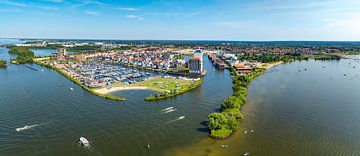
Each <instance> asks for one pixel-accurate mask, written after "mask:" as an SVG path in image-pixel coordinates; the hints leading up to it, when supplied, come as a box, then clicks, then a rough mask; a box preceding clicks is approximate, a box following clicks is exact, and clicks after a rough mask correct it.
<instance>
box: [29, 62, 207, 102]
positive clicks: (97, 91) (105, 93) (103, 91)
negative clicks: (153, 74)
mask: <svg viewBox="0 0 360 156" xmlns="http://www.w3.org/2000/svg"><path fill="white" fill-rule="evenodd" d="M46 59H47V58H37V59H34V63H35V64H38V65H40V66H44V67H47V68H49V69H53V70H55V71H57V72H59V73H60V74H61V75H63V76H65V77H66V78H68V79H69V80H70V81H72V82H74V83H76V84H77V85H79V86H80V87H82V88H83V89H85V90H86V91H88V92H90V93H92V94H94V95H97V96H100V97H103V98H106V99H110V100H114V101H125V100H127V99H126V98H122V97H118V96H113V95H111V94H109V93H112V92H116V91H122V90H150V91H155V92H159V93H161V94H164V95H167V96H162V97H159V98H152V95H150V96H148V97H147V98H145V99H144V100H145V101H154V100H161V99H167V98H170V97H173V96H177V95H180V94H183V93H186V92H188V91H190V90H192V89H195V88H197V87H198V86H200V84H201V82H202V80H200V81H195V84H196V85H195V87H191V88H190V89H187V90H184V91H182V92H178V93H176V94H171V95H169V94H168V93H167V91H168V90H165V89H160V88H156V87H151V86H142V85H143V84H142V83H140V84H133V86H122V85H121V84H120V86H114V87H111V88H105V87H102V88H89V87H87V86H85V85H84V84H82V83H81V82H80V81H79V80H77V79H75V78H73V77H71V76H70V75H69V74H67V73H66V72H64V71H62V70H61V69H59V68H57V67H55V66H52V65H50V64H47V63H42V62H41V61H43V60H46ZM198 82H200V83H198Z"/></svg>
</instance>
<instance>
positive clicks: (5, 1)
mask: <svg viewBox="0 0 360 156" xmlns="http://www.w3.org/2000/svg"><path fill="white" fill-rule="evenodd" d="M0 3H2V4H6V5H11V6H16V7H26V6H27V5H26V4H25V3H20V2H13V1H9V0H3V1H0Z"/></svg>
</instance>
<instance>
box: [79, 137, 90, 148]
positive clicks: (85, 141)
mask: <svg viewBox="0 0 360 156" xmlns="http://www.w3.org/2000/svg"><path fill="white" fill-rule="evenodd" d="M79 144H81V145H83V146H85V147H88V146H90V143H89V141H88V140H87V139H86V138H84V137H80V139H79Z"/></svg>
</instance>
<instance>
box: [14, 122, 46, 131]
mask: <svg viewBox="0 0 360 156" xmlns="http://www.w3.org/2000/svg"><path fill="white" fill-rule="evenodd" d="M40 125H44V124H36V125H25V126H24V127H19V128H16V129H15V130H16V131H17V132H20V131H23V130H27V129H31V128H34V127H37V126H40Z"/></svg>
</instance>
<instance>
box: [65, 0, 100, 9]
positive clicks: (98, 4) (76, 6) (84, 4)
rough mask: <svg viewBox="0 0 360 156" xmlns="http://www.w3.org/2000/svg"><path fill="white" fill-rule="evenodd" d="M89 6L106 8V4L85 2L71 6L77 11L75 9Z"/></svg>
mask: <svg viewBox="0 0 360 156" xmlns="http://www.w3.org/2000/svg"><path fill="white" fill-rule="evenodd" d="M87 5H96V6H104V5H105V4H104V3H102V2H100V1H84V2H82V3H79V4H74V5H72V6H70V8H72V9H75V8H78V7H83V6H87Z"/></svg>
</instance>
